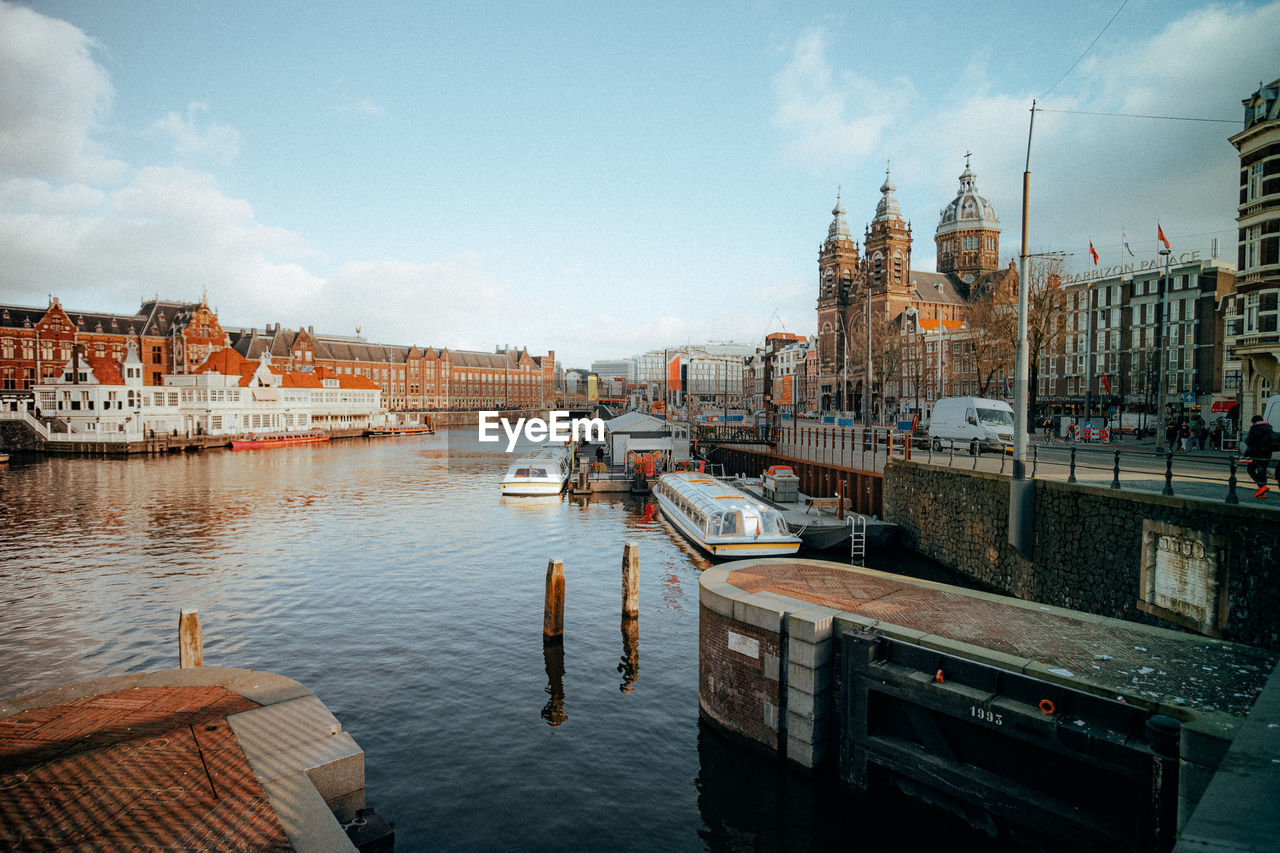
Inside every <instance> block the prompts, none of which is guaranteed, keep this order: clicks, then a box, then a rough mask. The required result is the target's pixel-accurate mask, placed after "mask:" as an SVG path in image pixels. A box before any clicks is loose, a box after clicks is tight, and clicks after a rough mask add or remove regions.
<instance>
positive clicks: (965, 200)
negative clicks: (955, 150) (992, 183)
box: [938, 155, 1000, 234]
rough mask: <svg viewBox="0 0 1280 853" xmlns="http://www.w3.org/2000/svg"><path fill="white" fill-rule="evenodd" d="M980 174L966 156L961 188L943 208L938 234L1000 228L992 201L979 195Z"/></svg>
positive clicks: (996, 229) (961, 176)
mask: <svg viewBox="0 0 1280 853" xmlns="http://www.w3.org/2000/svg"><path fill="white" fill-rule="evenodd" d="M977 181H978V176H977V175H976V174H974V172H973V170H972V169H970V168H969V157H968V156H967V155H966V156H965V158H964V172H962V173H961V174H960V189H959V190H957V191H956V197H955V198H953V199H952V200H951V203H950V204H948V205H947V206H946V207H944V208H942V215H941V217H940V218H939V220H938V234H947V233H949V232H951V231H959V230H962V229H963V230H966V231H967V230H970V229H974V228H985V229H989V230H995V231H999V230H1000V220H999V218H997V217H996V209H995V208H994V207H992V205H991V202H989V201H987V200H986V199H985V198H983V197H982V196H980V195H978V188H977Z"/></svg>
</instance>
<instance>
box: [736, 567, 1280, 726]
mask: <svg viewBox="0 0 1280 853" xmlns="http://www.w3.org/2000/svg"><path fill="white" fill-rule="evenodd" d="M726 568H731V567H729V566H726ZM728 582H729V583H730V584H732V585H734V586H736V587H738V588H739V589H741V590H743V591H744V592H748V593H757V592H771V593H774V594H776V595H782V596H786V597H788V598H793V599H797V600H800V601H807V602H810V603H813V604H819V605H823V606H825V607H830V608H833V609H836V610H841V611H844V612H846V613H852V614H857V615H860V616H863V617H865V618H869V619H877V620H880V621H882V622H887V623H891V624H893V625H898V626H901V627H904V628H910V629H913V630H916V631H923V632H926V633H929V634H933V635H936V636H939V637H944V638H947V639H950V640H955V641H959V642H964V643H969V644H972V645H975V646H979V647H982V648H986V649H992V650H995V651H998V652H1002V653H1004V654H1007V655H1012V656H1015V657H1019V658H1027V659H1030V660H1035V661H1039V662H1041V663H1044V664H1046V665H1048V666H1050V667H1054V668H1055V671H1056V672H1055V674H1058V675H1063V674H1064V673H1065V676H1064V677H1067V678H1072V679H1078V680H1080V681H1082V682H1087V683H1089V684H1091V685H1093V686H1095V687H1097V688H1101V689H1102V690H1104V691H1107V692H1113V693H1114V694H1115V695H1116V696H1129V697H1135V698H1136V697H1141V698H1143V699H1145V700H1149V701H1154V702H1161V703H1166V704H1171V705H1185V706H1188V707H1189V708H1194V709H1197V710H1200V711H1222V712H1226V713H1229V714H1233V715H1238V716H1243V715H1245V714H1246V713H1247V712H1248V710H1249V708H1250V707H1251V706H1252V705H1253V701H1254V699H1256V698H1257V695H1258V693H1259V692H1260V691H1261V689H1262V686H1263V685H1264V684H1265V683H1266V680H1267V676H1268V675H1269V674H1270V672H1271V670H1272V668H1273V667H1274V666H1275V663H1276V657H1275V655H1272V654H1270V653H1267V652H1265V651H1263V650H1261V649H1256V648H1253V647H1250V646H1242V645H1238V644H1233V643H1225V642H1220V641H1216V640H1207V639H1205V638H1204V637H1200V636H1198V635H1195V634H1183V633H1178V632H1174V631H1170V630H1166V629H1160V628H1149V627H1147V626H1145V625H1140V624H1137V623H1130V622H1123V621H1121V620H1117V619H1107V618H1104V617H1099V616H1093V615H1090V614H1086V613H1074V612H1073V611H1064V610H1062V609H1060V608H1050V607H1045V606H1043V605H1036V604H1032V603H1028V602H1022V601H1018V600H1017V599H1013V598H1006V597H1002V596H995V595H990V594H986V593H972V592H970V591H968V590H964V589H961V588H959V587H948V586H945V585H942V584H926V583H919V582H913V581H911V580H909V579H902V578H897V577H895V576H886V575H884V574H882V573H880V572H871V571H866V570H862V569H858V568H856V567H855V568H853V569H852V570H850V569H848V568H845V567H842V566H838V565H836V564H823V563H820V562H816V561H810V562H787V561H769V562H767V563H761V564H756V565H751V566H746V567H743V568H740V569H733V570H732V571H731V572H730V573H729V577H728Z"/></svg>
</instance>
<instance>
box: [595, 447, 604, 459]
mask: <svg viewBox="0 0 1280 853" xmlns="http://www.w3.org/2000/svg"><path fill="white" fill-rule="evenodd" d="M596 461H597V462H604V445H603V444H601V445H599V446H597V447H596Z"/></svg>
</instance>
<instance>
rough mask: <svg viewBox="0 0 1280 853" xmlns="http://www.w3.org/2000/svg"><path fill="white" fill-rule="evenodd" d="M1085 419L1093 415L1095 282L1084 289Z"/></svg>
mask: <svg viewBox="0 0 1280 853" xmlns="http://www.w3.org/2000/svg"><path fill="white" fill-rule="evenodd" d="M1084 307H1085V312H1086V315H1085V321H1084V335H1085V339H1084V419H1085V421H1086V422H1087V421H1088V420H1089V419H1090V418H1091V417H1093V282H1089V283H1088V284H1086V285H1085V289H1084Z"/></svg>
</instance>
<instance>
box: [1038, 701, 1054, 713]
mask: <svg viewBox="0 0 1280 853" xmlns="http://www.w3.org/2000/svg"><path fill="white" fill-rule="evenodd" d="M1055 711H1057V708H1055V707H1054V704H1053V700H1052V699H1041V700H1040V713H1041V714H1044V715H1045V716H1046V717H1052V716H1053V715H1054V712H1055Z"/></svg>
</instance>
